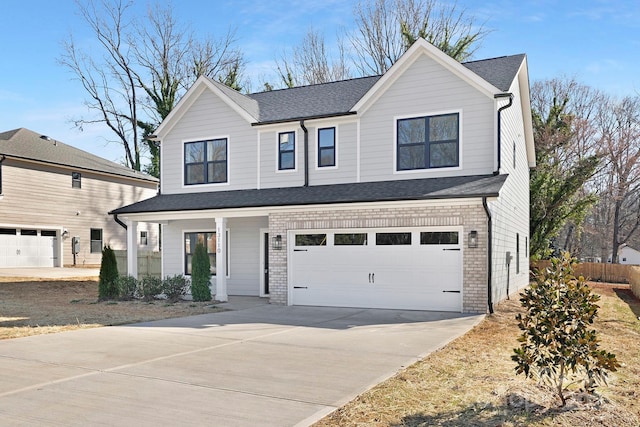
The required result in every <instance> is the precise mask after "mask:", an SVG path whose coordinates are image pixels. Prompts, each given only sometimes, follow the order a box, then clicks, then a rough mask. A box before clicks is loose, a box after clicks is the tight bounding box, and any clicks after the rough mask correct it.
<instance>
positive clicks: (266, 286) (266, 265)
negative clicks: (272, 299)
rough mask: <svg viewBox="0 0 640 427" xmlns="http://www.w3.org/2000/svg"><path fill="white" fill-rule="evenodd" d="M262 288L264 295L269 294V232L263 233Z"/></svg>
mask: <svg viewBox="0 0 640 427" xmlns="http://www.w3.org/2000/svg"><path fill="white" fill-rule="evenodd" d="M263 241H264V271H263V272H262V274H263V275H264V289H263V292H264V294H265V295H269V233H264V239H263Z"/></svg>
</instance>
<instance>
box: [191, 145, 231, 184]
mask: <svg viewBox="0 0 640 427" xmlns="http://www.w3.org/2000/svg"><path fill="white" fill-rule="evenodd" d="M223 182H227V138H219V139H211V140H208V141H196V142H188V143H186V144H184V183H185V185H194V184H217V183H223Z"/></svg>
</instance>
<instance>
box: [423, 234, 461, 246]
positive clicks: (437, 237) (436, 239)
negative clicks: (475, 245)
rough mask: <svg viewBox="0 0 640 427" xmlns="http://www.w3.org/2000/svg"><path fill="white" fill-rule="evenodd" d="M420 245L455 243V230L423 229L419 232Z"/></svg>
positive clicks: (456, 239)
mask: <svg viewBox="0 0 640 427" xmlns="http://www.w3.org/2000/svg"><path fill="white" fill-rule="evenodd" d="M420 244H421V245H457V244H458V233H457V232H456V231H436V232H433V231H423V232H421V233H420Z"/></svg>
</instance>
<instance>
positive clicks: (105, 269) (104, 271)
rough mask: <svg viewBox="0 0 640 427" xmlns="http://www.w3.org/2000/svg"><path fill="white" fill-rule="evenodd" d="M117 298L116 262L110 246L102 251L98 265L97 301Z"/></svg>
mask: <svg viewBox="0 0 640 427" xmlns="http://www.w3.org/2000/svg"><path fill="white" fill-rule="evenodd" d="M117 297H118V262H117V261H116V254H115V252H113V249H111V247H110V246H105V247H104V248H103V249H102V262H101V263H100V281H99V282H98V299H99V300H101V301H104V300H108V299H115V298H117Z"/></svg>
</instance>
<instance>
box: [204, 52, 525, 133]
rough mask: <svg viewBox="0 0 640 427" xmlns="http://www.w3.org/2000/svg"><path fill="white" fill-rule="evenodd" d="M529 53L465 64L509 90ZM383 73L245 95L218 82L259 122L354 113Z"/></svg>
mask: <svg viewBox="0 0 640 427" xmlns="http://www.w3.org/2000/svg"><path fill="white" fill-rule="evenodd" d="M524 58H525V55H524V54H520V55H511V56H501V57H499V58H491V59H483V60H479V61H471V62H465V63H462V65H463V66H465V67H466V68H468V69H469V70H471V71H473V72H474V73H476V74H477V75H478V76H480V77H481V78H483V79H484V80H486V81H487V82H489V83H491V84H492V85H493V86H495V87H497V88H498V89H500V90H502V91H507V90H509V87H510V86H511V83H512V82H513V79H514V78H515V77H516V74H517V73H518V70H519V69H520V66H521V65H522V61H523V60H524ZM380 77H381V76H371V77H361V78H355V79H350V80H341V81H337V82H330V83H323V84H317V85H309V86H299V87H294V88H290V89H280V90H273V91H269V92H258V93H252V94H249V95H242V94H240V93H238V92H236V91H234V90H232V89H229V88H228V87H226V86H224V85H222V84H220V83H218V82H214V83H216V85H217V86H218V87H220V89H221V90H223V91H224V92H225V93H226V94H227V95H228V96H229V97H230V98H231V99H232V100H233V101H234V102H236V103H237V104H238V105H239V106H240V107H242V108H243V109H244V110H245V111H247V112H248V113H249V114H251V115H252V116H253V117H256V118H257V119H258V123H260V124H264V123H274V122H284V121H294V120H301V119H309V118H317V117H330V116H340V115H347V114H352V112H351V109H352V108H353V106H354V105H355V104H356V103H357V102H358V101H359V100H360V99H361V98H362V97H363V96H364V95H365V94H366V93H367V92H368V91H369V90H370V89H371V87H372V86H373V85H374V84H375V83H376V82H377V81H378V80H379V79H380Z"/></svg>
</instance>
